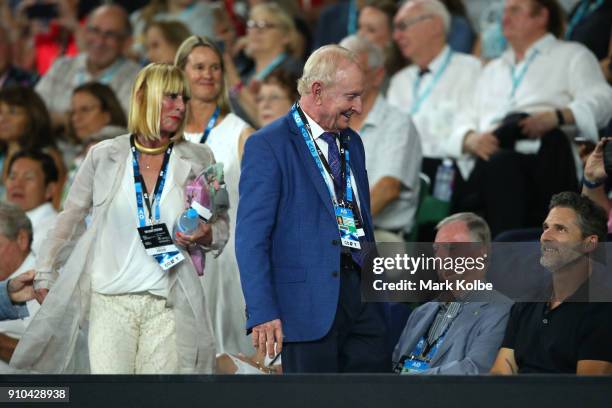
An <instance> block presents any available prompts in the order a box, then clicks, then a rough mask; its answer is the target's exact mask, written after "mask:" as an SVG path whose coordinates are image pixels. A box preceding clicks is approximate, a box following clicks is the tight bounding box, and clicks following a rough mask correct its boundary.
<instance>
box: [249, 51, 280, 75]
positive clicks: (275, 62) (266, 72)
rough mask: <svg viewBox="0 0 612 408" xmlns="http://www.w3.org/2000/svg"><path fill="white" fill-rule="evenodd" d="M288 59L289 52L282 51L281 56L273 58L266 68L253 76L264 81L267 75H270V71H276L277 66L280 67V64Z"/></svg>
mask: <svg viewBox="0 0 612 408" xmlns="http://www.w3.org/2000/svg"><path fill="white" fill-rule="evenodd" d="M286 59H287V54H285V53H284V52H283V53H281V54H280V55H279V56H277V57H276V58H274V60H272V62H271V63H269V64H268V66H266V67H265V68H264V69H262V70H261V71H260V72H259V73H258V74H256V75H255V76H254V77H253V78H254V79H256V80H258V81H263V80H264V79H266V77H267V76H268V75H270V73H271V72H272V71H274V70H275V69H276V68H278V66H279V65H280V64H282V63H283V62H284V61H285V60H286Z"/></svg>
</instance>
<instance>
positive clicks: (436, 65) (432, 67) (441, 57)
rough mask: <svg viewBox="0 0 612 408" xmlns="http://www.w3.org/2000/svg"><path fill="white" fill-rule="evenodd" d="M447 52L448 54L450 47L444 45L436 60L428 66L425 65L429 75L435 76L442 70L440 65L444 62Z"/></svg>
mask: <svg viewBox="0 0 612 408" xmlns="http://www.w3.org/2000/svg"><path fill="white" fill-rule="evenodd" d="M447 52H450V47H449V46H448V45H445V46H444V48H442V51H440V53H439V54H438V55H437V56H436V58H434V59H433V60H432V61H431V62H430V63H429V65H427V68H429V71H430V73H431V74H435V73H436V72H437V71H438V70H439V69H440V68H442V63H443V62H444V59H445V56H446V53H447Z"/></svg>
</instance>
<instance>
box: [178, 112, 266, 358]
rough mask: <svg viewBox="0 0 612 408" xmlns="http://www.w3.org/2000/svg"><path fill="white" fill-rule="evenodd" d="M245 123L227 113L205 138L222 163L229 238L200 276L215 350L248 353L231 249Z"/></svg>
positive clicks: (196, 137)
mask: <svg viewBox="0 0 612 408" xmlns="http://www.w3.org/2000/svg"><path fill="white" fill-rule="evenodd" d="M248 126H249V125H248V124H247V123H246V122H245V121H243V120H242V119H240V118H239V117H238V116H236V115H235V114H233V113H230V114H228V115H227V116H226V117H225V118H224V119H223V121H222V122H221V123H219V124H218V125H217V126H215V127H214V128H213V129H212V131H211V132H210V135H209V136H208V140H207V141H206V144H207V145H208V146H209V147H210V148H211V149H212V151H213V154H214V155H215V160H216V161H217V162H218V163H223V172H224V174H225V183H226V185H227V192H228V195H229V200H230V209H229V218H230V237H229V241H228V242H227V245H226V246H225V249H224V250H223V252H222V253H221V255H220V256H219V257H218V258H214V257H207V258H206V266H205V268H204V276H203V277H202V285H203V286H204V293H205V295H206V303H207V304H208V311H209V313H210V320H211V322H212V326H213V330H214V332H215V338H216V340H217V353H223V352H226V353H243V354H245V355H251V354H253V353H254V352H255V350H254V348H253V346H252V344H251V339H250V338H249V337H247V336H246V313H245V302H244V295H243V294H242V286H241V285H240V273H239V271H238V262H237V261H236V252H235V250H234V249H235V240H234V233H235V232H236V214H237V209H238V181H239V179H240V160H239V158H238V145H239V141H240V135H241V133H242V131H243V130H244V129H245V128H246V127H248ZM201 136H202V134H201V133H187V132H186V133H185V139H187V140H189V141H190V142H194V143H199V142H200V138H201Z"/></svg>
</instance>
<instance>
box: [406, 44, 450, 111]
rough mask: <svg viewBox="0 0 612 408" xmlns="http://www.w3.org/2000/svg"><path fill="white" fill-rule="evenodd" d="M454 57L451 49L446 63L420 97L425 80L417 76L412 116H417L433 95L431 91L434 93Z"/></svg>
mask: <svg viewBox="0 0 612 408" xmlns="http://www.w3.org/2000/svg"><path fill="white" fill-rule="evenodd" d="M452 56H453V51H452V50H451V49H449V50H448V51H447V52H446V56H445V57H444V61H442V66H440V69H438V70H437V71H436V73H435V74H434V77H433V78H432V80H431V82H430V83H429V86H427V88H425V90H424V91H423V93H422V94H421V95H419V87H420V86H421V79H423V77H421V76H417V78H416V79H415V81H414V85H413V87H412V98H413V102H412V108H411V109H410V113H411V114H415V113H417V112H418V111H419V109H421V105H422V104H423V102H424V101H425V99H427V98H428V97H429V95H430V94H431V91H433V88H434V86H435V85H436V84H437V83H438V81H439V80H440V78H441V77H442V74H443V73H444V71H446V68H448V65H449V63H450V60H451V58H452Z"/></svg>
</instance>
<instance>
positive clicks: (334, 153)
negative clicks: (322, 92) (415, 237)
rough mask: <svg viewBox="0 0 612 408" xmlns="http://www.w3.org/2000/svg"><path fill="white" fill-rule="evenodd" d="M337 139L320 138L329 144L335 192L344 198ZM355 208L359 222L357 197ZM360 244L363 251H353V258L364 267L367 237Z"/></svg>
mask: <svg viewBox="0 0 612 408" xmlns="http://www.w3.org/2000/svg"><path fill="white" fill-rule="evenodd" d="M336 137H337V136H336V135H335V134H334V133H330V132H325V133H323V134H322V135H321V136H320V138H321V139H323V140H324V141H325V142H326V143H327V163H328V164H329V168H330V170H331V173H332V176H333V178H334V190H335V191H336V197H343V196H344V195H343V194H342V193H343V188H344V183H345V180H342V177H341V175H342V174H341V171H340V170H341V169H340V167H341V162H340V150H339V149H338V145H337V144H336ZM353 195H354V194H353ZM353 207H354V209H355V210H354V214H353V217H355V220H357V217H359V207H358V206H357V198H356V197H355V199H354V201H353ZM359 243H360V244H361V250H358V249H353V250H351V256H352V258H353V261H355V263H357V265H359V266H360V267H361V265H363V257H364V255H365V251H363V249H364V248H365V247H364V245H365V237H359Z"/></svg>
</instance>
